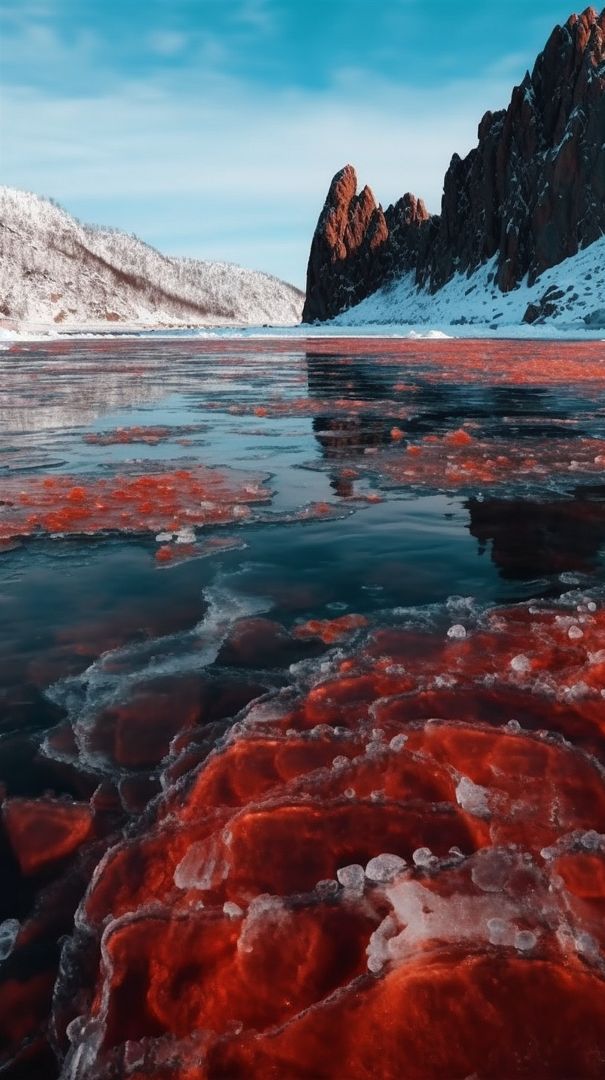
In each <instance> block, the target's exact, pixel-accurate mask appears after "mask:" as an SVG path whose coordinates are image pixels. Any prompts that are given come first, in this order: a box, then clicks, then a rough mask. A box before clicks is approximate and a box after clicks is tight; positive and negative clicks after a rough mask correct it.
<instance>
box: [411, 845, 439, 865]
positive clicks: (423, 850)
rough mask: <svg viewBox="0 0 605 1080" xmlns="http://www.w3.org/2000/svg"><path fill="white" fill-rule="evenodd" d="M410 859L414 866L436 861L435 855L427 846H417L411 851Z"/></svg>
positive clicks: (431, 863) (430, 863)
mask: <svg viewBox="0 0 605 1080" xmlns="http://www.w3.org/2000/svg"><path fill="white" fill-rule="evenodd" d="M412 859H413V861H414V866H432V865H433V863H435V862H437V857H436V856H435V855H433V852H432V851H431V849H430V848H428V847H419V848H416V850H415V851H413V852H412Z"/></svg>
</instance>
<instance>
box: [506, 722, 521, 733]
mask: <svg viewBox="0 0 605 1080" xmlns="http://www.w3.org/2000/svg"><path fill="white" fill-rule="evenodd" d="M504 727H505V728H506V730H507V731H510V732H513V733H514V734H516V733H517V732H518V731H521V724H520V723H519V721H518V720H509V721H508V723H506V724H505V725H504Z"/></svg>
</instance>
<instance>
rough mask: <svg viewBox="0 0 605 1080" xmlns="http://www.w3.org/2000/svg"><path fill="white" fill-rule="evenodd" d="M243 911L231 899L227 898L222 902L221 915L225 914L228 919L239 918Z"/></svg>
mask: <svg viewBox="0 0 605 1080" xmlns="http://www.w3.org/2000/svg"><path fill="white" fill-rule="evenodd" d="M243 914H244V912H243V910H242V908H241V907H240V906H239V904H234V903H233V901H232V900H227V901H226V902H225V903H224V904H223V915H226V916H227V918H229V919H241V918H242V916H243Z"/></svg>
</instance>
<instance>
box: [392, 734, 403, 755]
mask: <svg viewBox="0 0 605 1080" xmlns="http://www.w3.org/2000/svg"><path fill="white" fill-rule="evenodd" d="M407 741H408V737H407V735H394V736H393V738H392V739H391V741H390V743H389V746H390V748H391V750H394V751H395V753H396V754H397V753H399V751H400V750H403V748H404V746H405V744H406V742H407Z"/></svg>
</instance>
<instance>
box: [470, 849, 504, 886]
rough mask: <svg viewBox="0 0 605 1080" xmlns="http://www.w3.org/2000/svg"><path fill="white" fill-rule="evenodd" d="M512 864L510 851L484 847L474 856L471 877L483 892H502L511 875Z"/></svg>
mask: <svg viewBox="0 0 605 1080" xmlns="http://www.w3.org/2000/svg"><path fill="white" fill-rule="evenodd" d="M512 864H513V860H512V858H511V856H510V855H509V854H508V852H506V851H496V850H493V849H491V848H484V849H483V851H479V852H477V854H476V856H475V858H474V863H473V868H472V870H471V878H472V879H473V882H474V883H475V885H476V886H477V888H478V889H481V891H482V892H502V890H503V889H504V887H505V885H506V884H507V882H508V879H509V877H510V872H511V869H512Z"/></svg>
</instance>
